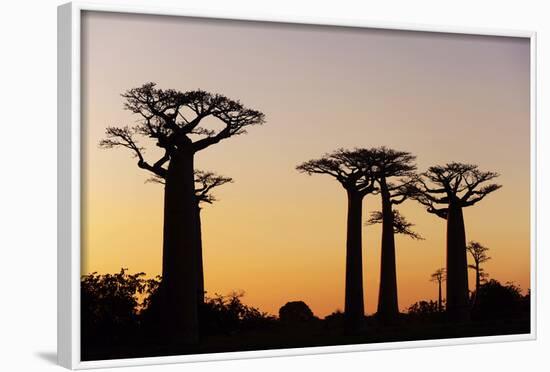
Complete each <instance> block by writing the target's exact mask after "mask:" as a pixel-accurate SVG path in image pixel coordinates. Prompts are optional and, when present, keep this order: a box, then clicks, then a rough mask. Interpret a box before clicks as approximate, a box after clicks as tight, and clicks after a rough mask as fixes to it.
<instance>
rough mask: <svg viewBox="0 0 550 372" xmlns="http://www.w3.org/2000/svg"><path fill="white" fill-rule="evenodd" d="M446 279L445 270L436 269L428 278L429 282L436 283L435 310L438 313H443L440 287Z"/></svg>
mask: <svg viewBox="0 0 550 372" xmlns="http://www.w3.org/2000/svg"><path fill="white" fill-rule="evenodd" d="M445 278H446V270H445V268H441V269H437V270H436V271H434V273H433V274H432V275H431V276H430V282H435V283H437V294H438V296H437V308H438V309H439V311H443V297H442V295H441V285H442V283H443V282H444V281H445Z"/></svg>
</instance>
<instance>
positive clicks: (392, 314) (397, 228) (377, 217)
mask: <svg viewBox="0 0 550 372" xmlns="http://www.w3.org/2000/svg"><path fill="white" fill-rule="evenodd" d="M392 214H393V216H392V221H391V222H392V224H393V231H392V234H394V235H395V234H403V235H405V236H408V237H410V238H412V239H416V240H423V239H424V238H423V237H422V236H421V235H420V234H418V233H416V232H414V231H413V230H412V227H413V226H414V224H412V223H410V222H409V221H407V219H406V218H405V216H403V215H402V214H401V213H399V211H398V210H397V209H392ZM380 223H381V224H382V225H383V224H384V214H383V213H382V212H380V211H375V212H372V213H371V216H370V218H369V219H368V220H367V225H374V224H380ZM393 248H394V249H393V253H394V259H393V273H394V275H393V278H395V293H388V289H387V288H388V285H387V284H382V283H380V289H379V292H378V313H377V316H378V317H380V318H381V319H382V320H385V321H391V320H394V319H395V318H396V317H397V315H398V314H399V310H398V308H397V307H393V306H392V307H389V306H388V305H389V304H392V305H397V303H398V302H397V298H398V296H397V278H396V275H395V272H396V265H395V241H394V242H393ZM388 261H390V260H388V259H387V255H386V260H385V261H384V262H388ZM390 262H391V261H390ZM389 269H390V268H386V269H385V273H384V274H385V275H384V276H383V275H382V267H381V268H380V282H382V280H383V279H382V278H388V276H389V275H388V271H389V273H392V271H391V270H389ZM389 277H390V278H392V277H391V276H389ZM390 288H392V287H390ZM388 294H391V296H392V297H389V296H388ZM388 298H389V299H391V300H392V301H388Z"/></svg>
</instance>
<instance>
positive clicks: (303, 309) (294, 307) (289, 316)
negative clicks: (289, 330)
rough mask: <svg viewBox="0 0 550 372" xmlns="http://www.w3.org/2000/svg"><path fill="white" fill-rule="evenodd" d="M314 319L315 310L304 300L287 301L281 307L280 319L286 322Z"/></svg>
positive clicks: (301, 321)
mask: <svg viewBox="0 0 550 372" xmlns="http://www.w3.org/2000/svg"><path fill="white" fill-rule="evenodd" d="M313 319H315V316H314V315H313V312H312V311H311V309H310V308H309V306H307V305H306V303H305V302H303V301H291V302H287V303H286V304H285V305H284V306H282V307H281V308H280V309H279V320H280V321H281V322H284V323H303V322H309V321H311V320H313Z"/></svg>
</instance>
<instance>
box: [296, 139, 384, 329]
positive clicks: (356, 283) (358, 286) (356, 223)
mask: <svg viewBox="0 0 550 372" xmlns="http://www.w3.org/2000/svg"><path fill="white" fill-rule="evenodd" d="M373 164H374V154H373V153H372V151H370V150H367V149H354V150H344V149H339V150H336V151H334V152H333V153H331V154H326V155H325V156H323V157H322V158H320V159H315V160H310V161H307V162H305V163H303V164H301V165H299V166H297V167H296V169H297V170H298V171H300V172H303V173H306V174H309V175H311V174H326V175H329V176H331V177H334V178H335V179H336V180H337V181H338V182H340V184H341V185H342V187H343V188H344V189H345V190H346V194H347V200H348V210H347V235H346V236H347V239H346V288H345V305H344V317H345V320H346V328H347V329H348V331H354V330H357V329H358V328H359V327H360V325H361V321H362V319H363V317H364V315H365V310H364V301H363V266H362V262H363V256H362V242H361V240H362V231H361V219H362V213H363V199H364V197H365V196H366V195H367V194H369V193H372V192H375V191H376V187H375V183H374V178H373V176H372V167H373Z"/></svg>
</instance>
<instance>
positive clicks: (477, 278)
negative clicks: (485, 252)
mask: <svg viewBox="0 0 550 372" xmlns="http://www.w3.org/2000/svg"><path fill="white" fill-rule="evenodd" d="M480 282H481V278H480V275H479V263H478V262H476V297H477V294H478V292H479V286H480V285H481V283H480Z"/></svg>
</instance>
